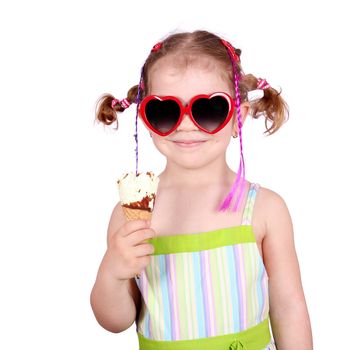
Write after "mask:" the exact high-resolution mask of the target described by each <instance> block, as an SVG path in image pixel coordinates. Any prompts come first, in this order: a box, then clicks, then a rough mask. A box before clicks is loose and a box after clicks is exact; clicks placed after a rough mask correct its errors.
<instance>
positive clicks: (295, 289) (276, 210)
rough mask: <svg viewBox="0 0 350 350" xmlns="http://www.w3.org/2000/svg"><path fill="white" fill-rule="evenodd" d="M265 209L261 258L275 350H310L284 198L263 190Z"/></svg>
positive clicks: (291, 232) (305, 313)
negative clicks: (263, 265)
mask: <svg viewBox="0 0 350 350" xmlns="http://www.w3.org/2000/svg"><path fill="white" fill-rule="evenodd" d="M263 196H264V199H263V201H262V202H264V210H265V211H266V222H265V237H264V239H263V242H262V250H263V258H264V264H265V267H266V271H267V274H268V276H269V295H270V319H271V326H272V331H273V336H274V338H275V342H276V346H277V349H278V350H292V349H293V350H294V349H298V350H311V349H313V344H312V333H311V325H310V319H309V315H308V311H307V306H306V302H305V297H304V292H303V287H302V283H301V277H300V270H299V264H298V258H297V255H296V251H295V247H294V237H293V225H292V220H291V217H290V214H289V211H288V208H287V206H286V204H285V202H284V200H283V199H282V198H281V197H280V196H279V195H278V194H277V193H275V192H273V191H270V190H267V189H263Z"/></svg>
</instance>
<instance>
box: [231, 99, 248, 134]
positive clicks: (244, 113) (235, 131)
mask: <svg viewBox="0 0 350 350" xmlns="http://www.w3.org/2000/svg"><path fill="white" fill-rule="evenodd" d="M249 109H250V104H249V102H243V103H241V117H242V126H243V125H244V122H245V119H246V118H247V115H248V113H249ZM237 135H238V119H237V111H236V113H235V115H234V122H233V128H232V136H235V137H236V136H237Z"/></svg>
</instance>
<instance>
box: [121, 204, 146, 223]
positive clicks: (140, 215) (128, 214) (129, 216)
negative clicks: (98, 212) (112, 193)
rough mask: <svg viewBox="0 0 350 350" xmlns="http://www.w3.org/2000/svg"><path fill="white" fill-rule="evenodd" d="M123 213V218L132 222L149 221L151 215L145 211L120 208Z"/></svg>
mask: <svg viewBox="0 0 350 350" xmlns="http://www.w3.org/2000/svg"><path fill="white" fill-rule="evenodd" d="M122 208H123V211H124V216H125V218H126V220H127V221H132V220H151V218H152V213H151V212H149V211H147V210H141V209H131V208H127V207H124V206H122Z"/></svg>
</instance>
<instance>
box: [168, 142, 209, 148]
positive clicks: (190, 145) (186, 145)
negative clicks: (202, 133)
mask: <svg viewBox="0 0 350 350" xmlns="http://www.w3.org/2000/svg"><path fill="white" fill-rule="evenodd" d="M173 142H174V143H175V144H176V146H179V147H183V148H193V147H198V146H200V145H202V144H203V143H205V142H206V141H186V142H180V141H173Z"/></svg>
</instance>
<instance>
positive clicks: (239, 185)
mask: <svg viewBox="0 0 350 350" xmlns="http://www.w3.org/2000/svg"><path fill="white" fill-rule="evenodd" d="M223 44H224V45H225V46H226V47H227V49H228V53H229V57H230V60H231V63H232V68H233V74H234V86H235V94H236V98H235V104H236V109H237V119H238V133H239V142H240V162H239V168H238V172H237V176H236V179H235V181H234V183H233V186H232V188H231V191H230V193H229V194H228V195H227V196H226V198H225V200H224V201H223V203H222V204H221V206H220V208H219V211H226V210H227V209H228V208H229V206H230V205H231V202H232V199H233V196H234V195H235V194H236V191H237V189H239V193H238V198H236V200H235V202H234V206H233V212H236V211H238V207H239V206H240V204H241V202H242V198H243V193H244V184H245V164H244V157H243V144H242V116H241V96H240V93H239V88H238V82H239V76H238V72H237V69H236V63H235V57H234V56H233V54H232V52H231V50H232V49H231V48H230V47H228V46H227V45H226V43H225V42H224V41H223Z"/></svg>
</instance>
